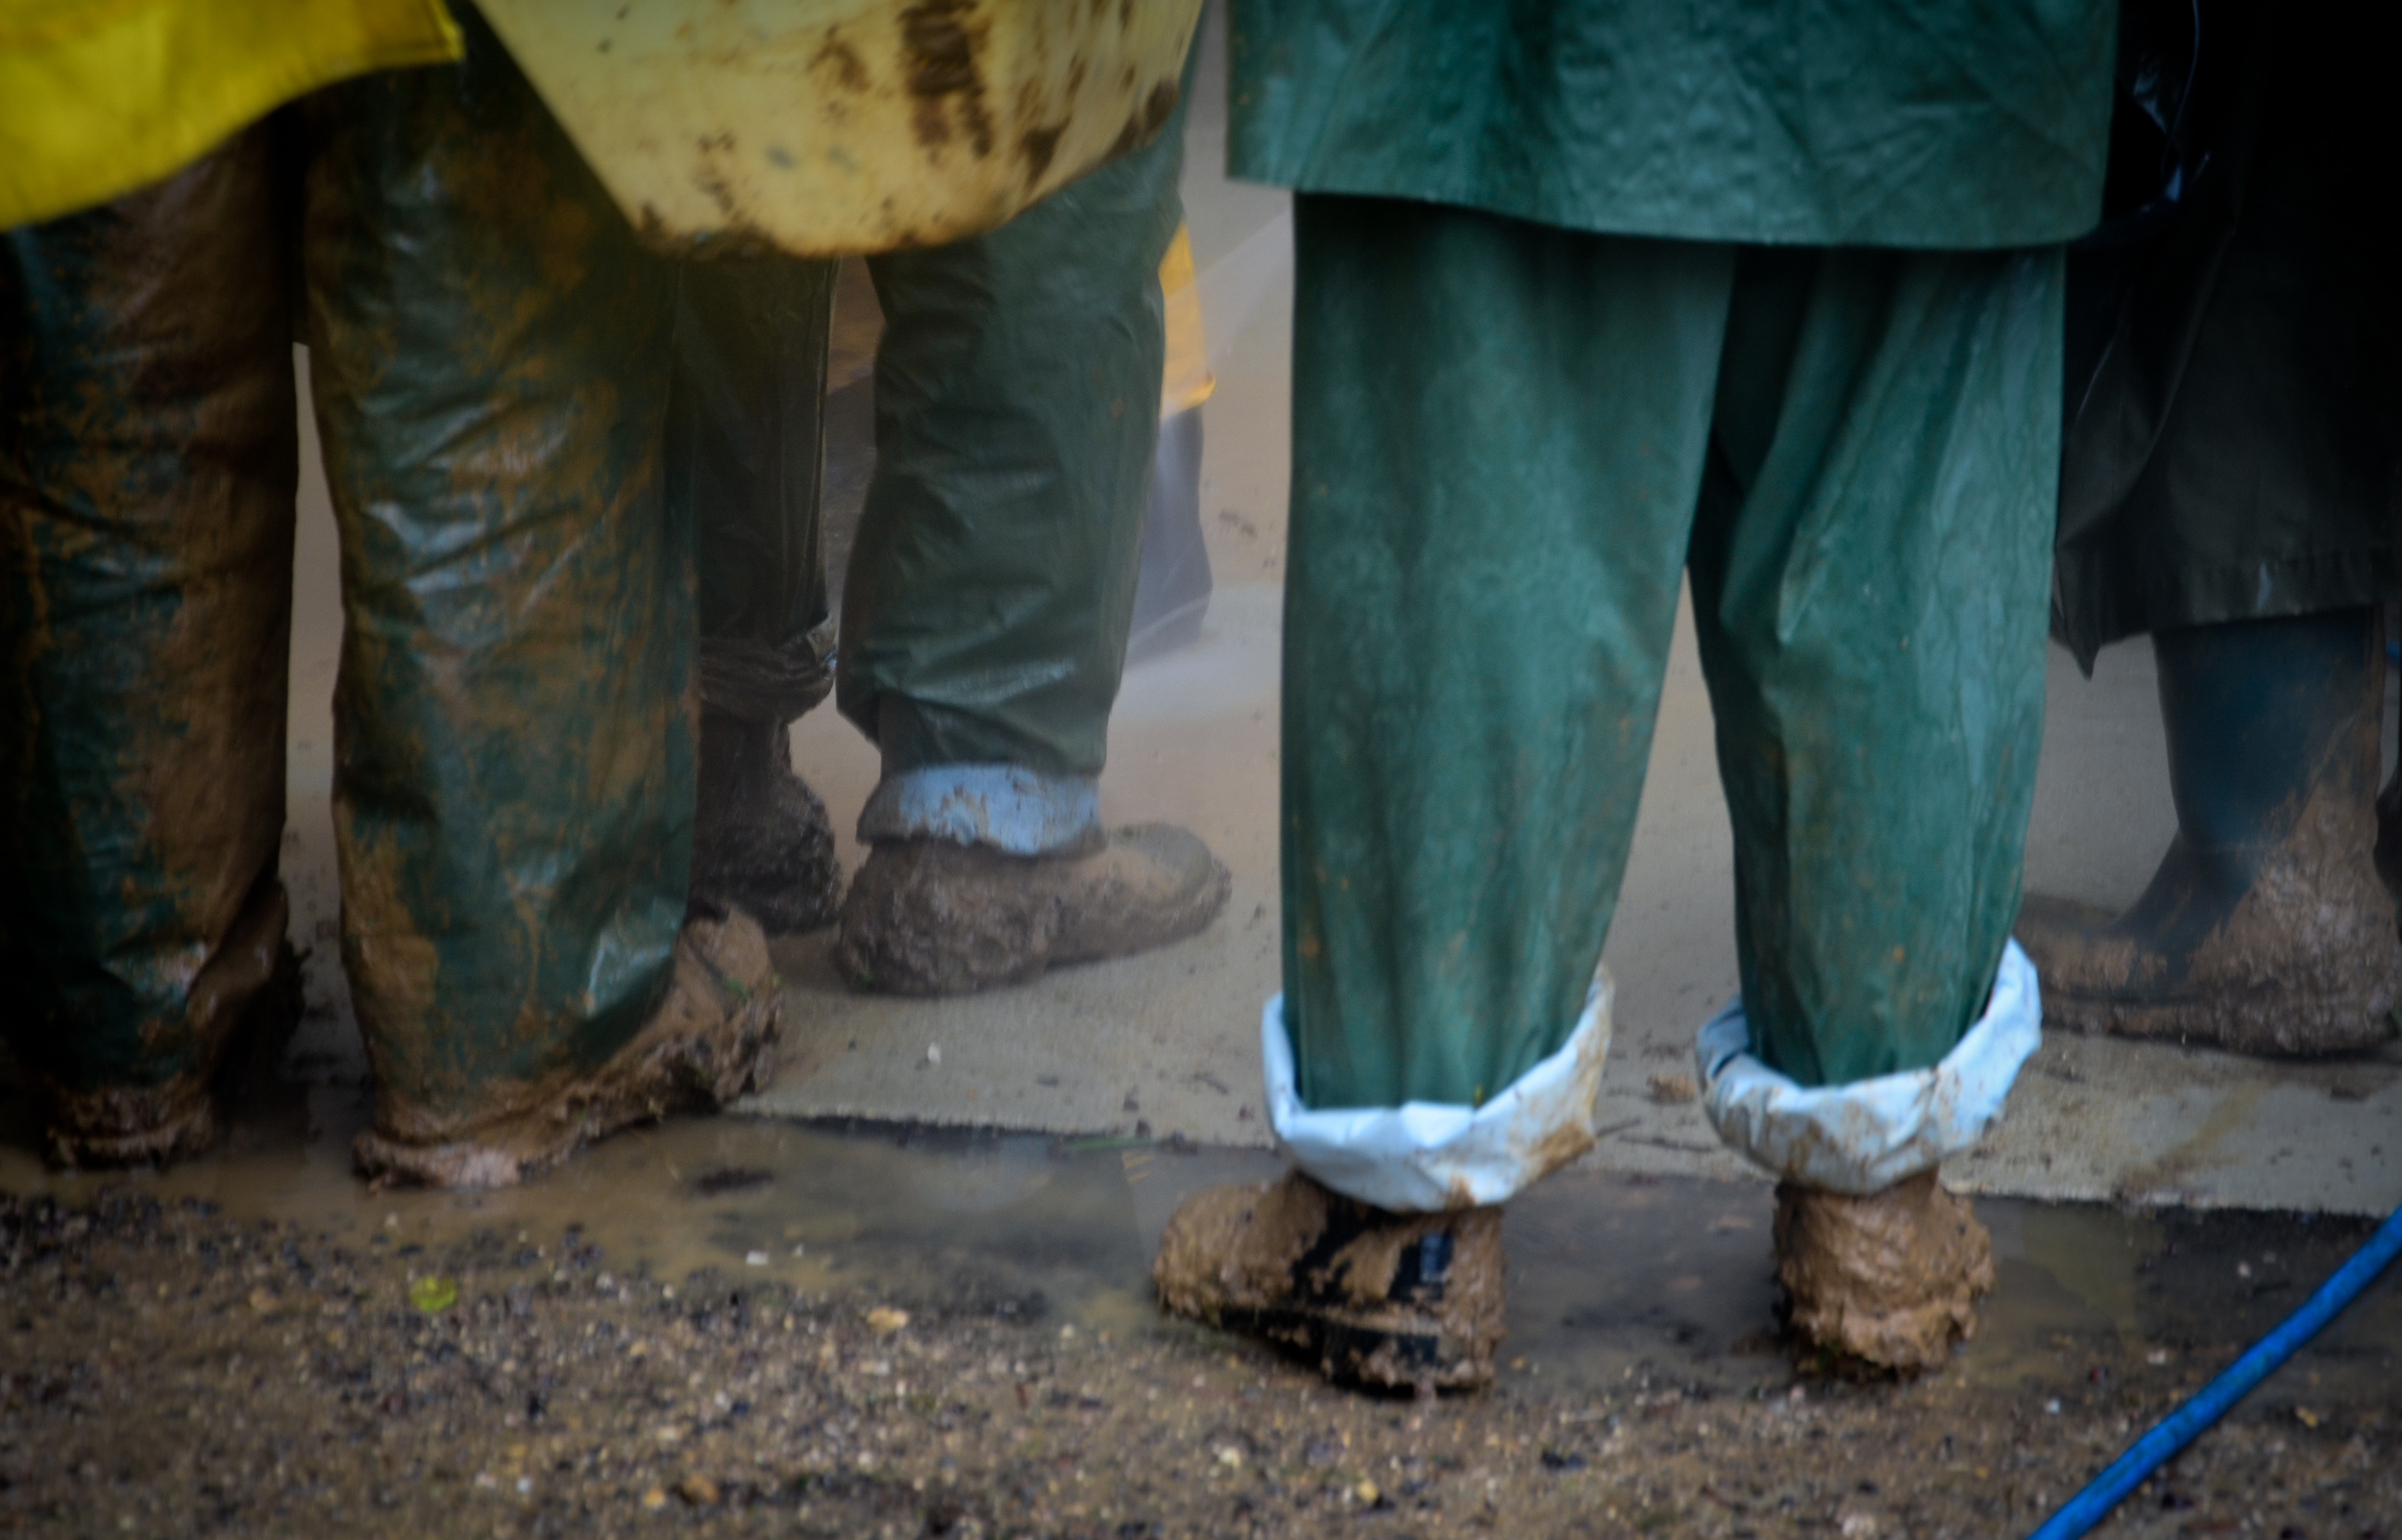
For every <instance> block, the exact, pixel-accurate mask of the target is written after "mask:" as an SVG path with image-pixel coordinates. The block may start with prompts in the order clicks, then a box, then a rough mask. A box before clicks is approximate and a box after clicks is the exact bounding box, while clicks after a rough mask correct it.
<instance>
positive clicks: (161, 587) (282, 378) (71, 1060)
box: [0, 125, 299, 1159]
mask: <svg viewBox="0 0 2402 1540" xmlns="http://www.w3.org/2000/svg"><path fill="white" fill-rule="evenodd" d="M270 141H271V135H270V131H269V130H268V128H267V127H266V126H265V125H260V126H257V127H254V128H252V129H251V130H249V131H247V132H246V133H243V134H238V135H236V136H235V137H234V138H233V139H231V140H229V141H228V142H227V143H226V144H224V145H223V146H221V147H220V148H218V149H217V150H215V151H213V152H212V153H210V154H209V155H208V156H206V157H204V158H203V159H200V160H198V161H196V162H194V163H193V164H192V165H190V166H188V167H186V168H185V169H184V170H183V171H181V172H179V173H177V174H176V175H175V176H173V177H170V178H168V179H167V180H166V181H164V182H161V183H158V184H156V185H154V186H152V187H149V188H146V189H144V190H143V191H141V192H138V193H135V194H133V195H131V196H129V197H126V198H122V199H119V200H118V201H117V202H115V203H112V204H110V205H107V206H104V207H102V208H96V209H93V210H90V211H89V212H86V213H81V214H77V215H73V216H71V217H68V218H65V219H61V220H58V221H54V222H52V223H49V224H45V225H38V226H32V227H27V228H24V229H20V230H16V231H12V232H6V233H0V976H4V977H5V978H6V979H7V980H8V983H7V986H6V988H5V990H0V993H5V995H6V996H7V997H6V999H5V1000H0V1025H4V1026H5V1030H6V1034H7V1039H8V1042H9V1045H10V1047H11V1049H12V1052H13V1053H14V1054H15V1055H16V1057H17V1060H18V1062H19V1063H21V1064H23V1065H24V1066H25V1067H26V1069H27V1070H29V1071H30V1072H31V1074H32V1076H33V1078H34V1079H35V1081H36V1082H37V1085H39V1086H40V1087H41V1088H42V1089H43V1091H44V1092H45V1095H44V1100H45V1102H46V1103H47V1108H46V1111H47V1115H48V1118H49V1126H50V1137H51V1139H52V1141H53V1143H54V1146H55V1147H56V1148H57V1149H58V1150H59V1151H60V1152H61V1154H63V1155H64V1156H66V1157H67V1158H69V1159H77V1158H97V1159H136V1158H141V1157H146V1156H162V1155H168V1154H173V1153H177V1152H179V1151H183V1150H188V1149H191V1148H194V1147H196V1146H198V1145H202V1144H205V1143H207V1142H208V1134H209V1129H210V1112H209V1107H208V1096H207V1082H208V1077H209V1074H210V1072H211V1070H212V1068H213V1067H214V1065H215V1063H217V1060H218V1058H219V1056H220V1055H221V1054H222V1052H223V1051H224V1049H225V1046H226V1043H227V1040H228V1038H229V1036H230V1035H231V1034H232V1032H233V1027H234V1025H235V1023H236V1022H237V1020H238V1019H240V1018H241V1017H242V1016H243V1014H244V1013H245V1011H246V1010H247V1009H248V1008H249V1007H250V1006H251V1005H252V1003H253V1002H254V1001H256V1000H257V998H258V995H259V991H260V990H261V988H262V987H263V986H264V985H265V984H266V983H267V981H268V979H269V978H270V976H271V974H272V971H273V969H274V967H275V965H276V959H277V956H278V952H279V949H280V948H281V947H282V941H283V929H284V919H285V910H284V898H283V890H282V885H281V884H280V883H279V882H278V881H277V877H276V851H277V845H278V843H279V841H280V839H281V836H282V829H283V724H284V692H285V689H286V683H287V680H288V678H289V672H288V663H287V656H286V654H287V650H288V643H289V637H290V628H291V589H292V566H291V563H292V517H293V496H294V492H295V488H296V486H297V483H298V480H299V437H298V434H297V432H296V430H295V428H294V426H293V425H294V402H293V382H292V345H291V326H290V314H291V311H290V288H289V281H288V271H289V263H288V262H287V261H286V260H285V258H284V255H283V253H284V247H283V243H282V240H281V239H280V235H281V233H282V231H283V229H284V221H283V220H282V218H280V217H279V210H280V206H281V199H280V198H279V196H278V188H277V178H276V176H275V172H274V156H273V154H272V146H271V142H270Z"/></svg>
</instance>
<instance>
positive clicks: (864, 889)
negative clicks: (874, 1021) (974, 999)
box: [836, 823, 1231, 994]
mask: <svg viewBox="0 0 2402 1540" xmlns="http://www.w3.org/2000/svg"><path fill="white" fill-rule="evenodd" d="M1230 886H1231V879H1230V878H1229V877H1228V876H1227V872H1226V868H1224V867H1223V866H1221V865H1219V863H1218V861H1217V858H1216V857H1214V856H1213V855H1211V854H1210V850H1209V846H1207V845H1205V844H1203V843H1201V842H1200V840H1198V839H1197V838H1195V837H1194V836H1193V835H1191V834H1189V833H1188V832H1187V831H1185V830H1183V829H1180V828H1177V827H1176V826H1174V825H1173V824H1167V823H1150V824H1140V825H1137V826H1134V827H1131V828H1124V829H1118V830H1115V831H1113V832H1111V833H1110V834H1108V835H1106V836H1104V835H1102V834H1101V833H1100V832H1099V831H1098V830H1095V831H1093V833H1092V835H1091V838H1089V839H1087V840H1085V841H1083V842H1081V843H1079V844H1077V845H1076V846H1074V847H1072V848H1071V849H1070V850H1069V851H1067V852H1066V853H1062V854H1058V855H1042V856H1019V855H1011V854H1008V853H1006V852H1004V851H1000V850H996V849H993V847H991V846H990V845H984V844H960V843H955V842H953V841H950V840H944V839H940V838H928V839H916V840H897V841H891V842H885V843H878V844H877V845H876V846H875V848H874V849H873V850H872V851H871V852H870V854H869V856H868V859H867V862H866V864H865V865H863V866H862V867H861V868H859V875H858V876H857V877H856V878H854V879H852V882H851V885H850V893H849V895H848V896H847V897H846V898H845V899H844V900H843V915H842V931H841V936H840V940H839V941H838V942H837V948H836V955H837V957H838V958H839V959H840V961H841V964H842V966H843V969H844V971H845V972H846V974H848V975H849V977H850V978H851V980H852V981H853V982H854V983H856V984H857V985H858V986H859V987H860V988H862V989H868V990H879V991H881V992H884V993H888V994H969V993H973V992H975V991H976V990H989V989H993V988H994V987H996V986H999V985H1004V984H1023V983H1026V982H1028V981H1029V980H1032V979H1036V978H1039V977H1041V976H1042V973H1043V972H1044V971H1045V970H1046V969H1049V968H1053V967H1058V966H1062V965H1064V964H1068V963H1091V962H1097V961H1099V960H1100V959H1102V958H1109V957H1124V956H1127V955H1129V954H1131V953H1135V952H1141V951H1147V950H1149V949H1150V948H1152V947H1155V946H1164V945H1166V944H1167V943H1168V942H1170V941H1182V940H1183V939H1184V938H1186V937H1188V936H1190V935H1193V934H1194V933H1196V932H1198V931H1200V930H1202V929H1203V928H1204V927H1206V926H1207V925H1208V924H1209V923H1210V921H1211V920H1213V919H1214V918H1216V917H1217V913H1218V911H1219V910H1221V909H1223V908H1225V907H1226V894H1227V892H1228V889H1229V887H1230Z"/></svg>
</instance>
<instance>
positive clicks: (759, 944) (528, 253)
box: [0, 13, 779, 1183]
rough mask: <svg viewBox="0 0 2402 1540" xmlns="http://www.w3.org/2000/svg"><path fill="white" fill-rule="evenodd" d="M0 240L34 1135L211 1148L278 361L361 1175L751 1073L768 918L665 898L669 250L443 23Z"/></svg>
mask: <svg viewBox="0 0 2402 1540" xmlns="http://www.w3.org/2000/svg"><path fill="white" fill-rule="evenodd" d="M461 21H462V26H463V30H464V31H465V33H466V35H467V38H468V54H467V57H466V59H465V60H464V61H463V62H461V63H459V64H457V65H455V66H442V67H435V68H427V69H417V70H409V71H404V72H397V73H392V74H387V75H382V76H378V77H374V78H370V79H367V80H363V81H359V82H355V83H353V84H349V85H345V86H337V87H333V88H331V89H329V90H326V91H324V92H321V93H319V94H317V95H315V96H313V97H311V98H309V99H307V100H306V101H305V102H303V103H301V104H298V105H297V106H296V107H294V108H291V109H287V110H284V111H282V112H281V113H278V114H277V115H275V116H274V117H272V118H270V119H267V120H265V121H263V122H261V123H259V124H257V125H255V126H254V127H252V128H251V129H249V130H247V131H245V132H244V133H242V134H238V135H237V136H235V137H234V138H233V139H232V140H230V141H228V143H226V144H225V145H224V146H222V147H221V148H220V149H218V150H217V151H215V152H213V153H211V154H210V155H208V157H206V158H204V159H201V160H200V161H198V162H196V163H194V164H193V165H192V166H190V167H188V168H187V169H185V170H184V171H183V172H181V173H179V174H178V175H176V176H174V177H172V178H170V179H168V180H167V181H166V182H164V183H159V184H158V185H157V186H154V187H152V188H149V189H146V190H145V191H143V192H140V193H138V194H135V195H133V196H131V197H128V198H126V199H123V200H121V201H119V202H118V203H115V204H112V205H110V206H107V207H105V208H99V209H95V210H92V211H90V212H88V213H85V214H79V215H75V216H72V217H69V218H66V219H62V220H60V221H57V222H55V223H52V224H48V225H42V226H37V227H31V228H27V229H22V230H18V231H14V232H9V233H8V234H7V235H6V236H5V237H0V359H5V363H4V364H0V435H6V436H5V438H0V553H4V554H0V956H4V957H5V962H6V967H7V971H8V974H9V976H10V978H11V979H12V990H11V999H10V1002H9V1004H8V1005H7V1007H6V1008H5V1014H6V1029H7V1035H8V1039H9V1042H10V1045H11V1048H12V1051H13V1052H14V1053H15V1054H16V1056H17V1057H18V1059H19V1061H20V1062H21V1063H24V1064H26V1065H27V1066H28V1068H29V1069H30V1070H31V1071H32V1072H33V1075H34V1077H35V1079H36V1081H37V1084H38V1085H39V1086H40V1087H41V1088H42V1090H43V1092H44V1095H45V1099H46V1104H47V1112H48V1117H49V1126H50V1132H51V1137H52V1139H53V1141H54V1144H55V1145H56V1147H57V1149H58V1150H59V1152H60V1153H61V1154H62V1155H64V1156H66V1157H67V1158H70V1159H86V1158H91V1159H132V1158H139V1157H142V1156H149V1155H165V1154H171V1153H176V1152H179V1151H182V1150H186V1149H189V1148H193V1147H196V1146H197V1145H200V1144H203V1143H205V1142H206V1141H207V1138H208V1132H209V1126H210V1112H209V1103H208V1094H207V1091H208V1081H209V1078H210V1075H211V1073H212V1071H213V1070H214V1069H215V1067H216V1066H217V1063H218V1062H219V1061H220V1060H221V1058H222V1057H223V1055H224V1054H225V1052H226V1051H227V1048H228V1045H229V1043H230V1042H231V1041H232V1040H233V1038H234V1037H235V1036H236V1035H237V1034H238V1032H239V1031H240V1030H241V1028H242V1027H243V1026H244V1025H245V1024H246V1023H255V1022H257V1020H258V1019H259V1017H260V1016H261V1015H262V1014H272V1012H273V1008H274V1006H275V1003H276V986H275V980H276V977H277V974H278V968H279V958H280V957H281V956H282V954H283V928H284V901H283V895H282V887H281V885H280V883H279V881H278V878H277V869H276V860H277V850H278V847H279V845H280V843H281V837H282V821H283V810H284V787H283V748H282V743H283V727H284V721H285V699H284V695H285V680H286V677H287V673H286V661H285V653H286V648H287V643H288V633H289V619H290V616H289V608H290V593H291V582H292V571H291V554H292V545H291V542H292V520H293V499H294V493H295V490H296V483H297V479H298V444H297V435H296V430H295V428H294V421H295V413H296V403H295V401H294V399H293V369H292V354H291V349H292V342H293V339H294V334H295V328H294V322H295V316H296V315H299V316H302V317H304V318H305V319H304V320H303V322H302V328H301V330H302V334H303V335H305V337H306V341H307V342H308V344H309V347H310V352H311V361H312V366H313V367H312V370H311V376H312V379H313V382H314V390H315V398H316V399H315V403H314V404H315V408H316V411H317V417H318V422H319V425H320V430H321V433H322V437H323V441H324V444H325V452H326V463H327V472H328V477H329V479H330V481H331V487H332V492H333V501H334V509H335V513H336V517H337V519H338V521H339V525H340V530H341V540H342V585H343V601H344V608H345V617H346V635H345V640H344V646H343V655H342V663H341V673H340V680H339V683H338V685H337V689H336V698H335V716H336V735H337V736H336V769H335V777H336V778H335V788H334V804H335V806H334V812H335V819H336V834H337V841H338V852H339V859H340V866H341V879H342V892H343V905H342V956H343V964H344V967H345V970H346V972H347V973H348V975H349V978H350V982H351V989H352V995H353V998H354V1000H355V1003H356V1006H357V1011H358V1017H359V1025H360V1029H361V1031H362V1034H363V1035H364V1037H365V1039H366V1043H367V1048H368V1052H369V1056H370V1058H371V1060H372V1062H373V1064H374V1067H375V1072H376V1083H377V1099H376V1115H375V1125H374V1128H373V1129H372V1131H371V1132H370V1133H369V1134H367V1135H366V1136H364V1137H362V1139H361V1142H360V1156H361V1159H362V1161H363V1162H364V1163H365V1164H366V1165H368V1166H369V1167H370V1168H371V1169H393V1170H398V1171H401V1172H404V1173H409V1174H414V1175H418V1176H422V1177H426V1178H429V1179H432V1180H440V1181H448V1182H465V1183H483V1182H500V1181H508V1180H513V1179H514V1178H515V1177H516V1176H517V1174H518V1173H519V1172H520V1171H522V1170H524V1169H527V1168H530V1167H533V1166H537V1165H540V1164H542V1163H544V1162H547V1161H552V1160H556V1159H558V1158H560V1157H562V1156H563V1155H565V1154H566V1153H568V1152H569V1151H571V1150H572V1149H574V1148H575V1147H576V1145H578V1144H580V1143H582V1142H584V1141H585V1140H587V1139H589V1138H592V1137H598V1136H599V1135H600V1134H601V1133H604V1132H606V1131H607V1129H608V1128H610V1127H613V1126H615V1125H616V1124H618V1123H621V1122H624V1121H625V1120H627V1119H630V1118H633V1117H639V1116H647V1115H653V1114H655V1113H656V1112H660V1111H662V1110H665V1109H668V1108H672V1107H674V1106H678V1105H686V1104H695V1103H699V1104H714V1102H716V1101H717V1100H720V1099H722V1098H723V1097H725V1096H727V1095H730V1094H732V1093H733V1092H734V1091H735V1090H737V1089H739V1088H741V1087H742V1086H743V1085H744V1084H746V1083H747V1082H748V1081H749V1080H750V1079H751V1078H752V1077H753V1076H754V1075H756V1074H759V1073H761V1072H762V1071H763V1067H764V1065H765V1064H766V1063H767V1060H768V1055H769V1052H770V1043H771V1042H772V1038H773V1036H774V1033H775V1029H776V1020H777V1013H778V1010H779V1003H778V1001H777V999H776V996H775V994H774V991H773V990H771V989H768V988H767V987H766V986H767V984H768V981H769V980H770V979H771V978H772V968H771V967H770V966H769V964H768V960H767V956H766V952H765V947H764V942H763V941H762V939H761V937H760V934H759V932H758V930H757V928H756V927H755V926H754V925H752V924H751V923H750V922H749V921H748V920H746V919H742V918H740V917H728V918H724V919H723V920H716V919H707V920H699V921H696V922H695V923H693V924H691V925H689V926H688V925H687V924H686V923H685V914H686V898H687V888H688V884H689V875H690V866H691V852H692V809H693V800H694V773H695V760H696V731H695V727H696V706H697V699H696V689H695V685H696V678H695V669H694V642H693V634H694V627H695V611H694V584H693V579H692V568H691V562H692V530H691V526H690V524H689V521H688V520H685V519H683V518H680V517H678V516H677V515H676V514H675V512H674V510H673V509H672V508H671V506H670V503H669V501H668V500H667V499H666V497H665V489H664V481H663V473H662V467H663V455H662V444H663V438H664V428H665V405H666V392H665V389H664V381H665V380H666V378H667V370H668V364H669V357H670V346H671V341H672V335H673V324H674V286H673V273H672V270H670V269H668V268H666V267H665V266H664V265H663V264H661V263H659V262H657V261H656V260H654V259H653V258H651V257H648V256H647V255H645V254H644V253H643V252H642V251H641V250H640V248H639V247H638V246H637V244H636V242H635V240H634V237H633V233H632V232H631V231H630V229H629V228H628V227H627V226H626V224H625V220H624V219H623V218H622V217H621V216H620V215H619V214H618V212H617V210H616V209H615V208H614V207H613V206H612V205H611V204H610V202H609V200H608V199H607V197H606V196H605V195H604V194H603V192H602V190H601V187H600V185H599V183H597V182H596V181H595V180H594V179H593V177H592V175H591V174H590V172H589V171H588V170H587V169H586V168H585V167H584V165H583V163H582V161H581V160H580V159H578V158H577V156H576V152H575V151H574V149H573V147H572V146H571V145H570V144H569V143H568V141H567V139H566V137H565V136H564V134H561V133H560V131H559V129H558V127H557V126H556V124H554V123H553V122H552V121H551V118H550V116H549V114H548V113H547V112H546V111H545V110H544V109H543V108H542V106H541V105H540V103H539V102H538V100H537V99H536V98H535V97H534V95H533V93H532V92H531V90H530V89H529V88H528V87H527V86H526V84H525V82H524V80H523V78H522V77H521V76H520V75H519V74H518V72H517V70H516V68H515V66H514V65H513V64H512V63H511V62H510V61H509V60H508V58H507V56H506V55H505V54H504V53H503V52H502V50H501V49H500V47H499V46H498V45H497V43H495V42H494V40H493V39H492V37H491V36H490V34H489V33H488V32H487V31H486V30H484V29H483V28H482V26H481V25H480V23H479V22H478V20H477V18H476V17H474V16H473V15H472V14H471V13H463V14H462V16H461Z"/></svg>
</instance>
